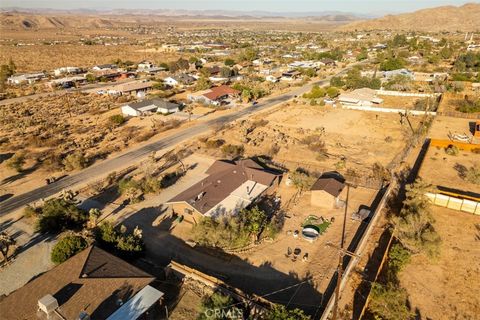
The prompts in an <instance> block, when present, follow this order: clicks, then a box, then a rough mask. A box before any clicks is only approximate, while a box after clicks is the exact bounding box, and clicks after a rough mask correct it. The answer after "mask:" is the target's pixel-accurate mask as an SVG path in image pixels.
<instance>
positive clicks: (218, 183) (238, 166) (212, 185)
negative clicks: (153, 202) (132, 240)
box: [168, 159, 278, 214]
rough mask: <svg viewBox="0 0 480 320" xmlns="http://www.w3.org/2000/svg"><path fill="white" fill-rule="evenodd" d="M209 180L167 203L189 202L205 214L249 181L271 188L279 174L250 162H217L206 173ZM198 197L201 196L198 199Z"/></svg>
mask: <svg viewBox="0 0 480 320" xmlns="http://www.w3.org/2000/svg"><path fill="white" fill-rule="evenodd" d="M206 173H207V174H208V175H209V176H208V177H207V178H205V179H203V180H202V181H200V182H198V183H197V184H195V185H193V186H192V187H190V188H189V189H187V190H185V191H184V192H182V193H180V194H178V195H177V196H175V197H174V198H172V199H170V200H169V201H168V202H169V203H172V202H187V203H189V204H190V205H191V206H192V207H194V208H195V209H196V210H198V211H199V212H201V213H203V214H205V213H206V212H207V211H209V210H210V209H212V208H213V207H215V206H216V205H217V204H218V203H220V202H221V201H222V200H224V199H225V198H226V197H227V196H229V195H230V194H231V193H232V192H233V191H234V190H235V189H237V188H238V187H240V186H241V185H242V184H243V183H245V182H246V181H248V180H252V181H256V182H258V183H260V184H262V185H265V186H270V185H271V184H272V183H273V182H274V180H275V179H276V178H277V177H278V174H276V173H272V172H270V171H268V170H265V169H264V168H263V167H262V166H260V165H259V164H257V163H256V162H255V161H253V160H251V159H244V160H238V161H226V160H218V161H215V162H214V163H213V164H212V166H211V167H210V168H208V170H207V171H206ZM199 195H201V196H200V197H199Z"/></svg>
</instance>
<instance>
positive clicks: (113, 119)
mask: <svg viewBox="0 0 480 320" xmlns="http://www.w3.org/2000/svg"><path fill="white" fill-rule="evenodd" d="M108 120H109V122H110V123H111V124H113V125H116V126H120V125H122V124H124V123H125V121H127V120H126V119H125V117H124V116H122V115H121V114H114V115H112V116H110V118H108Z"/></svg>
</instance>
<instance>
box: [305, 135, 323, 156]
mask: <svg viewBox="0 0 480 320" xmlns="http://www.w3.org/2000/svg"><path fill="white" fill-rule="evenodd" d="M300 143H302V144H304V145H306V146H307V148H308V149H309V150H310V151H313V152H316V153H320V154H327V146H326V144H325V141H323V139H322V137H321V136H320V135H310V136H306V137H305V138H303V139H302V140H300Z"/></svg>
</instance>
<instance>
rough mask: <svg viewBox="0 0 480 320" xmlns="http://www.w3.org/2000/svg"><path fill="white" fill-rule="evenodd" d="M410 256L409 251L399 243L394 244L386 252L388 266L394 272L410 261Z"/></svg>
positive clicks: (400, 269)
mask: <svg viewBox="0 0 480 320" xmlns="http://www.w3.org/2000/svg"><path fill="white" fill-rule="evenodd" d="M410 257H411V254H410V251H408V250H407V249H405V248H404V247H403V246H402V245H401V244H398V243H397V244H394V245H393V246H392V248H391V249H390V252H389V253H388V267H389V268H391V270H393V271H394V272H399V271H402V269H403V268H404V267H405V266H406V265H407V264H408V263H409V262H410Z"/></svg>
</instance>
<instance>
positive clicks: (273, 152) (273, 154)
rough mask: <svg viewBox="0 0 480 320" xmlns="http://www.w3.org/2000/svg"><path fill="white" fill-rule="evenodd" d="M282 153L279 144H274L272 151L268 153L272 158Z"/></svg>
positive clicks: (269, 150)
mask: <svg viewBox="0 0 480 320" xmlns="http://www.w3.org/2000/svg"><path fill="white" fill-rule="evenodd" d="M278 152H280V146H279V145H278V144H276V143H275V144H272V146H271V147H270V149H268V151H267V155H268V156H270V157H273V156H276V155H277V154H278Z"/></svg>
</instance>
